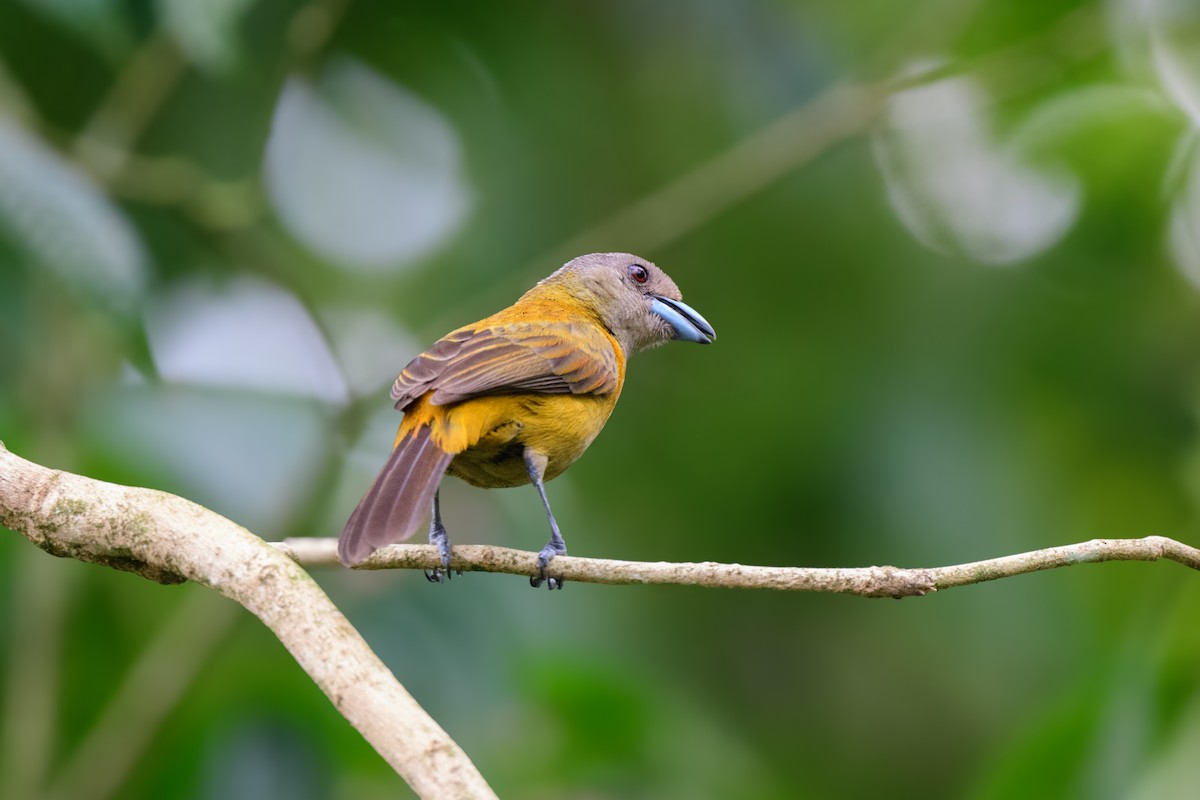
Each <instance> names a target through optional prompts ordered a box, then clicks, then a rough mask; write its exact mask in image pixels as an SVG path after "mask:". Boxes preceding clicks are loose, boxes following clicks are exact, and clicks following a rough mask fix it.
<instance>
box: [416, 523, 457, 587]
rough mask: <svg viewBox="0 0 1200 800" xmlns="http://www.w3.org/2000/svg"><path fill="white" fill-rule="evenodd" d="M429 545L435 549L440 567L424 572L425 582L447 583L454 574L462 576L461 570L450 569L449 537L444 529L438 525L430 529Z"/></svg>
mask: <svg viewBox="0 0 1200 800" xmlns="http://www.w3.org/2000/svg"><path fill="white" fill-rule="evenodd" d="M429 543H430V544H431V545H433V546H434V547H436V548H437V551H438V556H439V558H440V560H441V562H442V565H441V566H440V567H434V568H433V569H427V570H425V580H427V581H429V582H430V583H441V582H442V581H443V580H447V581H448V580H450V579H451V578H453V577H454V574H455V573H458V574H459V575H462V570H461V569H457V570H452V569H450V535H449V534H448V533H446V529H445V527H443V526H441V525H438V524H435V525H434V526H433V527H431V528H430V529H429Z"/></svg>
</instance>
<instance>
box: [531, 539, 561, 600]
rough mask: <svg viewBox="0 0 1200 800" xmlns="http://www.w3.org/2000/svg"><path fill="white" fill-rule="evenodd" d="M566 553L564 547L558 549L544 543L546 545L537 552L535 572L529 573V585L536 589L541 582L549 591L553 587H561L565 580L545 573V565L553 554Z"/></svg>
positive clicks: (553, 588)
mask: <svg viewBox="0 0 1200 800" xmlns="http://www.w3.org/2000/svg"><path fill="white" fill-rule="evenodd" d="M566 553H567V551H566V549H565V548H564V549H563V550H558V549H557V548H554V549H552V548H551V547H550V545H546V547H544V548H542V551H541V552H540V553H538V560H537V566H538V571H537V574H536V575H531V576H530V577H529V585H530V586H532V587H533V588H535V589H537V588H539V587H540V586H541V585H542V584H543V583H545V584H546V588H547V589H549V590H550V591H554V590H555V589H562V588H563V584H565V583H566V581H565V580H563V579H562V578H556V577H553V576H551V575H547V574H546V567H547V566H549V564H550V559H552V558H554V557H555V556H561V555H566Z"/></svg>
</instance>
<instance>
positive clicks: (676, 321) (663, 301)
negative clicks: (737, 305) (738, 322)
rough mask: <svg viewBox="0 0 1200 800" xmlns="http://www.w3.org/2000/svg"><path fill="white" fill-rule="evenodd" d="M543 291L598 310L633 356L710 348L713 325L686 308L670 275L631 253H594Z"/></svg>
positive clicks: (548, 280) (554, 277)
mask: <svg viewBox="0 0 1200 800" xmlns="http://www.w3.org/2000/svg"><path fill="white" fill-rule="evenodd" d="M540 285H543V286H545V285H555V286H561V287H562V288H564V289H566V290H567V291H568V292H569V293H570V294H571V296H572V297H574V298H575V299H577V300H579V301H580V302H582V303H583V304H584V305H586V306H587V307H588V308H589V309H590V310H592V311H593V312H594V313H595V314H596V315H597V316H598V317H600V319H601V320H602V321H603V322H604V324H605V326H606V327H607V328H608V329H609V330H610V331H612V333H613V335H614V336H616V338H617V340H618V341H620V342H621V345H622V346H623V347H624V348H625V351H626V352H628V353H635V352H637V351H639V350H646V349H648V348H651V347H657V346H659V345H660V344H665V343H666V342H669V341H671V340H673V339H678V340H681V341H685V342H697V343H699V344H708V343H710V342H712V341H713V340H714V339H716V338H717V334H716V332H714V331H713V328H712V326H711V325H709V324H708V322H707V321H706V320H705V319H704V317H702V316H700V314H699V312H697V311H696V310H695V309H694V308H692V307H691V306H689V305H688V304H687V303H685V302H683V295H681V294H680V293H679V287H678V286H676V285H675V281H673V280H671V278H670V276H668V275H667V273H665V272H663V271H662V270H661V269H659V268H658V267H656V266H655V265H654V264H653V263H651V262H650V261H647V260H646V259H644V258H639V257H638V256H635V255H633V254H631V253H591V254H590V255H586V256H580V257H579V258H576V259H572V260H571V261H568V262H567V263H566V264H564V265H563V266H562V267H561V268H560V269H559V270H558V271H557V272H555V273H554V274H553V275H551V276H550V277H548V278H546V279H545V280H543V281H542V282H541V284H540Z"/></svg>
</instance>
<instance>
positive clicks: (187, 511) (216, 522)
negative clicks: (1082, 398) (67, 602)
mask: <svg viewBox="0 0 1200 800" xmlns="http://www.w3.org/2000/svg"><path fill="white" fill-rule="evenodd" d="M0 524H2V525H4V526H6V527H8V528H11V529H12V530H14V531H19V532H20V533H22V534H24V535H25V537H26V538H27V539H29V540H30V541H31V542H33V543H34V544H36V545H37V546H38V547H41V548H42V549H43V550H45V551H47V552H49V553H52V554H54V555H60V556H70V557H72V558H77V559H80V560H82V561H91V562H94V563H97V564H104V565H107V566H111V567H114V568H116V569H122V570H128V571H131V572H136V573H138V574H140V575H142V576H144V577H146V578H149V579H150V580H155V581H158V582H160V583H178V582H181V581H184V580H191V581H195V582H196V583H200V584H203V585H204V586H208V587H210V588H212V589H216V590H217V591H218V592H220V593H221V594H223V595H225V596H226V597H229V598H231V599H233V600H235V601H237V602H238V603H240V604H241V605H242V606H244V607H245V608H246V609H247V610H249V611H250V612H251V613H253V614H254V615H255V616H257V617H258V618H259V619H261V620H262V621H263V623H264V624H266V626H267V627H269V628H270V629H271V630H272V631H273V632H274V633H275V635H276V636H277V637H279V640H280V641H281V642H282V643H283V645H284V646H285V647H286V648H287V649H288V650H289V651H290V652H291V654H292V656H293V657H294V658H295V659H296V661H297V662H298V663H299V664H300V666H301V667H303V668H304V670H305V671H306V672H307V673H308V674H309V676H310V677H311V678H312V679H313V680H314V681H315V682H316V684H317V686H319V687H320V688H321V690H322V691H323V692H325V694H326V695H327V696H328V697H329V699H330V700H331V701H332V702H333V704H334V706H335V707H336V708H337V709H338V711H339V712H341V714H342V715H343V716H345V717H346V719H348V720H349V721H350V723H351V724H352V725H354V727H355V728H357V729H358V730H359V732H360V733H362V735H363V736H364V737H365V738H366V739H367V741H368V742H370V743H371V745H372V746H373V747H374V748H375V749H376V750H377V751H378V752H379V754H380V755H381V756H383V757H384V759H385V760H386V761H387V762H388V763H389V764H390V765H391V766H392V768H393V769H395V770H396V771H397V772H398V773H399V774H400V775H401V776H402V777H403V778H404V779H405V780H406V781H407V782H408V783H409V785H410V786H412V788H413V789H414V790H415V791H416V793H417V794H418V795H420V796H421V797H423V798H494V797H495V794H494V793H493V792H492V790H491V789H490V788H489V787H488V785H487V783H485V782H484V780H483V777H482V776H480V774H479V772H478V771H477V770H476V769H475V766H474V765H473V764H472V763H471V762H470V760H469V759H468V758H467V756H466V754H464V753H463V751H462V750H461V749H460V748H459V746H458V745H457V744H456V743H455V742H454V741H453V740H452V739H451V738H450V737H449V736H448V735H447V734H446V732H445V731H443V730H442V729H441V727H439V726H438V724H437V723H436V722H435V721H434V720H433V719H432V718H431V717H429V715H428V714H426V713H425V711H424V710H423V709H422V708H421V707H420V706H419V705H418V704H417V702H416V701H415V700H414V699H413V698H412V696H411V695H410V694H409V693H408V692H407V691H405V689H404V687H403V686H401V685H400V683H399V682H398V681H397V680H396V678H395V676H393V675H392V674H391V672H390V671H389V670H388V668H387V667H386V666H385V665H384V664H383V662H382V661H380V660H379V658H378V657H377V656H376V655H375V654H374V653H373V652H372V651H371V649H370V647H369V646H368V645H367V643H366V642H365V641H364V640H363V638H362V637H361V636H360V635H359V633H358V631H356V630H355V629H354V628H353V626H351V625H350V622H349V620H347V619H346V618H345V617H344V616H343V615H342V613H341V612H340V611H338V609H337V607H336V606H334V605H333V602H332V601H330V599H329V598H328V597H327V596H326V595H325V593H324V592H323V591H321V589H320V587H319V586H317V584H316V582H315V581H313V579H312V578H311V576H309V574H308V573H307V572H305V571H304V570H303V569H301V568H300V567H299V566H297V565H296V564H295V563H294V562H293V561H291V560H290V559H288V558H287V557H286V556H285V555H284V554H283V553H281V552H280V551H279V550H278V549H277V548H274V547H271V546H270V545H268V544H267V543H266V542H264V541H263V540H262V539H260V538H258V537H257V536H255V535H254V534H252V533H250V532H249V531H247V530H246V529H245V528H242V527H240V526H238V525H235V524H234V523H233V522H230V521H229V520H227V519H225V518H224V517H222V516H220V515H218V514H215V513H213V512H212V511H209V510H207V509H205V508H202V507H200V506H198V505H196V504H195V503H192V502H189V501H187V500H184V499H183V498H181V497H176V496H174V495H170V494H166V493H165V492H158V491H153V490H151V489H136V488H130V487H126V486H117V485H115V484H111V483H104V482H102V481H97V480H92V479H90V478H84V477H81V476H79V475H72V474H70V473H66V472H58V471H55V470H50V469H46V468H45V467H42V466H39V465H37V464H34V463H32V462H30V461H26V460H24V459H22V458H19V457H17V456H15V455H13V454H12V453H10V452H9V451H8V450H7V449H6V448H5V447H4V445H3V443H0Z"/></svg>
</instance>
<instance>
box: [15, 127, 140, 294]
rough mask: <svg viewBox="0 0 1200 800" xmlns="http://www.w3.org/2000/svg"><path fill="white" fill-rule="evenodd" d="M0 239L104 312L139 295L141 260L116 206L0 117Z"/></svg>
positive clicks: (134, 238)
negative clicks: (56, 276) (85, 296)
mask: <svg viewBox="0 0 1200 800" xmlns="http://www.w3.org/2000/svg"><path fill="white" fill-rule="evenodd" d="M0 236H4V237H5V238H6V239H9V240H10V241H11V242H12V243H13V244H15V245H16V246H17V247H18V248H19V249H20V250H22V251H23V252H24V254H25V255H26V256H27V258H28V259H29V260H30V261H32V262H34V264H36V265H37V266H38V267H41V268H45V269H49V270H51V271H53V272H54V273H56V274H57V275H58V277H59V278H60V279H61V280H63V281H64V282H66V283H69V284H70V285H71V286H72V287H74V288H76V289H77V290H79V291H80V292H81V293H83V294H85V295H87V296H90V297H91V298H93V299H94V300H95V301H96V302H97V303H98V304H100V305H101V306H103V307H105V308H106V309H107V310H110V311H116V312H120V313H127V312H128V311H130V310H131V309H132V307H133V306H134V305H135V304H136V303H137V301H138V300H139V298H140V297H141V294H142V289H143V285H144V284H145V279H146V270H147V261H146V255H145V252H144V250H143V249H142V244H141V242H140V241H139V239H138V237H137V233H136V232H135V231H134V229H133V227H132V226H131V225H130V224H129V221H128V220H127V219H126V218H125V216H124V214H123V213H122V212H121V210H120V208H118V207H117V206H116V205H114V204H113V203H112V202H111V201H110V200H109V199H108V197H106V196H105V195H104V193H103V192H102V191H101V190H100V189H99V188H98V187H97V186H96V185H95V184H93V183H92V181H91V180H90V179H89V178H88V177H87V176H86V175H85V174H84V173H83V172H82V171H80V170H79V169H78V168H76V167H75V166H74V165H72V164H70V163H68V162H66V161H64V160H63V159H62V157H60V156H59V155H58V154H57V153H55V152H54V151H53V150H50V149H49V148H48V147H46V146H45V145H44V144H42V143H41V142H40V141H38V140H37V139H35V138H34V137H33V136H31V135H30V134H29V133H28V132H26V131H25V130H24V129H22V128H20V127H18V126H17V125H16V124H15V123H13V122H11V121H9V120H8V119H6V118H5V117H3V116H0Z"/></svg>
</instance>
